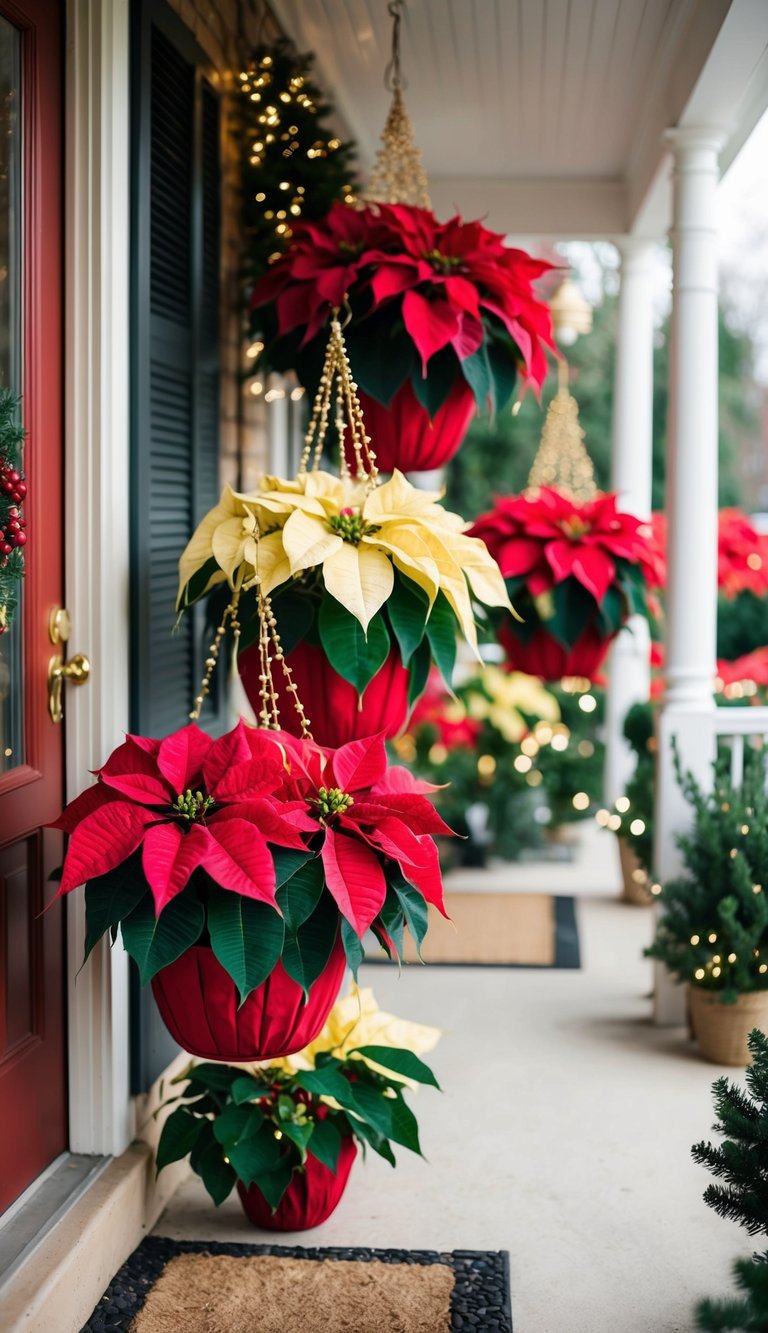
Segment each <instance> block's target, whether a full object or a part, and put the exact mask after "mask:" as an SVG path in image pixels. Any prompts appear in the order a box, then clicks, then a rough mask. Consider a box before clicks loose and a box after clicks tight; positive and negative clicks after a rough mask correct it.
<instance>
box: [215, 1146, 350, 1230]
mask: <svg viewBox="0 0 768 1333" xmlns="http://www.w3.org/2000/svg"><path fill="white" fill-rule="evenodd" d="M356 1156H357V1147H356V1145H355V1140H354V1139H353V1138H352V1136H351V1134H350V1135H348V1136H347V1137H346V1138H343V1139H342V1140H341V1148H340V1149H339V1157H338V1161H337V1163H336V1171H335V1173H334V1172H333V1171H331V1169H330V1167H327V1166H325V1165H324V1164H323V1163H322V1162H320V1161H318V1159H317V1158H316V1157H313V1156H312V1153H311V1152H310V1153H309V1154H308V1156H307V1160H306V1163H305V1165H304V1168H303V1170H301V1171H294V1173H293V1177H292V1179H291V1183H290V1185H289V1186H288V1188H287V1190H286V1191H285V1194H284V1195H283V1197H282V1199H281V1200H280V1202H279V1204H278V1205H277V1208H276V1209H275V1211H274V1213H273V1212H272V1209H271V1208H270V1206H269V1204H268V1203H267V1201H266V1199H265V1198H264V1195H263V1194H262V1192H261V1190H260V1189H258V1188H257V1186H256V1185H251V1186H250V1188H247V1187H246V1186H245V1185H243V1183H242V1181H238V1182H237V1192H238V1194H239V1195H240V1202H241V1203H242V1205H243V1211H244V1212H245V1215H246V1217H247V1218H248V1221H249V1222H252V1223H253V1225H254V1226H255V1227H261V1228H262V1230H264V1231H309V1230H311V1228H312V1227H319V1226H320V1223H321V1222H325V1221H326V1219H327V1218H329V1217H330V1215H331V1213H332V1212H334V1210H335V1209H336V1208H337V1206H338V1204H339V1202H340V1200H341V1196H342V1194H343V1193H344V1191H345V1189H346V1187H347V1181H348V1180H349V1173H350V1171H351V1170H352V1163H353V1162H354V1160H355V1158H356Z"/></svg>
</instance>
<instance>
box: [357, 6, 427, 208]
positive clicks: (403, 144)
mask: <svg viewBox="0 0 768 1333" xmlns="http://www.w3.org/2000/svg"><path fill="white" fill-rule="evenodd" d="M387 10H388V12H389V14H390V15H391V17H392V56H391V58H390V61H389V64H388V65H387V68H386V70H385V71H384V86H385V88H387V89H389V90H390V92H391V93H392V105H391V106H390V108H389V115H388V116H387V120H386V124H385V126H384V129H383V131H382V135H381V143H380V146H379V149H378V152H377V153H376V157H375V158H374V162H373V167H372V169H371V175H370V179H369V181H368V186H367V188H366V190H365V193H364V196H363V201H364V202H365V203H367V204H412V205H414V206H415V207H416V208H429V209H431V207H432V204H431V202H430V198H429V188H428V185H427V174H426V172H425V170H424V167H423V164H422V161H421V150H420V148H419V146H418V144H417V143H416V137H415V135H414V132H413V126H412V124H411V120H410V116H409V115H408V112H407V110H406V106H405V101H404V99H403V88H404V87H405V80H404V78H403V74H402V69H401V64H400V25H401V23H402V17H403V0H391V3H390V4H388V5H387Z"/></svg>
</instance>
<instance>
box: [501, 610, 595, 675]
mask: <svg viewBox="0 0 768 1333" xmlns="http://www.w3.org/2000/svg"><path fill="white" fill-rule="evenodd" d="M516 631H517V624H516V622H513V621H511V620H508V621H507V622H506V623H505V624H504V625H502V627H501V629H500V630H499V642H500V644H501V646H502V647H503V649H504V652H505V653H506V657H507V663H506V664H507V667H508V669H509V670H510V671H524V672H525V673H526V675H528V676H538V677H539V679H540V680H550V681H554V680H562V678H563V676H583V677H584V678H585V679H586V680H594V679H595V677H596V676H597V675H598V673H599V670H600V667H601V666H602V664H603V662H604V661H605V659H606V657H607V656H608V650H609V648H610V646H611V643H612V642H613V636H612V637H611V638H606V636H605V635H604V634H601V633H600V632H599V630H596V629H593V628H592V627H588V628H587V629H586V630H585V631H584V633H583V634H582V635H580V637H579V638H578V639H577V640H576V642H575V643H574V644H573V645H572V646H571V647H570V648H565V647H563V645H562V644H561V643H560V642H559V640H557V639H555V638H554V637H553V636H552V635H551V634H550V633H549V632H548V631H547V630H546V629H543V628H542V629H537V630H536V631H535V632H534V633H533V634H532V635H531V637H530V638H529V639H528V640H527V642H526V641H525V640H524V639H522V638H521V637H520V636H519V634H518V633H517V632H516Z"/></svg>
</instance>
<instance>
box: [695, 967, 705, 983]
mask: <svg viewBox="0 0 768 1333" xmlns="http://www.w3.org/2000/svg"><path fill="white" fill-rule="evenodd" d="M693 975H694V976H695V978H696V980H697V981H703V980H704V977H705V976H706V972H705V971H704V968H703V967H697V968H696V971H695V972H694V974H693Z"/></svg>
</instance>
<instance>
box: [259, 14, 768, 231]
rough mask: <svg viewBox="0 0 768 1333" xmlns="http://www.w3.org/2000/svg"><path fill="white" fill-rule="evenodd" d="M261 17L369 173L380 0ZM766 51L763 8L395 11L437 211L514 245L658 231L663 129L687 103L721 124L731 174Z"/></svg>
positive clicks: (379, 120)
mask: <svg viewBox="0 0 768 1333" xmlns="http://www.w3.org/2000/svg"><path fill="white" fill-rule="evenodd" d="M274 8H275V10H276V13H277V15H278V17H279V19H280V21H281V23H282V25H283V27H284V28H285V30H286V31H287V32H288V34H289V35H290V36H291V37H292V38H293V39H294V40H295V42H296V43H297V45H298V46H299V47H300V48H301V49H303V50H311V51H314V52H315V55H316V58H317V65H318V69H319V72H320V74H321V76H322V78H323V81H324V82H325V84H326V86H327V87H328V89H329V91H330V92H331V95H332V96H333V97H334V99H335V101H336V104H337V106H338V108H339V111H340V113H341V115H342V116H343V118H344V120H345V121H346V123H347V125H348V127H349V130H350V132H351V134H352V135H353V136H354V137H355V138H356V140H357V142H358V146H359V149H360V153H361V157H362V160H363V162H364V164H365V165H366V166H368V165H369V164H370V161H371V159H372V156H373V153H374V152H375V149H376V145H377V142H378V137H379V134H380V132H381V128H382V126H383V123H384V119H385V116H386V112H387V107H388V104H389V95H388V94H387V92H386V91H385V89H384V86H383V78H382V76H383V72H384V68H385V66H386V64H387V61H388V59H389V47H390V32H391V20H390V18H389V15H388V13H387V5H386V0H274ZM767 53H768V0H406V9H405V17H404V24H403V41H402V58H403V67H404V73H405V75H406V78H407V80H408V87H407V90H406V102H407V105H408V108H409V111H410V114H411V119H412V121H413V123H414V127H415V130H416V135H417V138H418V141H419V144H420V146H421V149H422V153H423V158H424V163H425V166H426V168H427V171H428V174H429V177H430V185H431V191H432V197H433V202H434V204H435V208H436V211H437V212H438V213H440V214H442V215H447V214H448V213H449V212H450V211H451V210H452V208H454V207H457V208H459V209H460V210H461V211H462V212H464V213H465V214H466V215H467V216H470V215H475V216H477V215H479V214H481V213H487V214H488V220H489V223H490V224H491V225H493V226H496V227H498V228H499V229H501V230H509V231H512V232H518V233H527V234H529V233H531V232H538V233H539V234H545V233H546V234H549V235H559V236H576V235H611V234H623V233H627V232H629V231H631V230H633V228H637V227H638V226H642V228H643V229H644V230H648V231H650V232H653V231H654V230H663V229H664V227H665V226H666V223H667V218H666V216H665V211H666V210H665V203H664V198H663V197H662V196H666V195H667V194H668V190H666V189H665V188H664V186H663V185H662V188H661V192H660V193H659V181H658V179H657V178H658V175H659V172H660V170H661V169H662V168H663V166H664V162H665V150H664V147H663V143H662V134H663V131H664V129H665V128H667V127H668V126H674V125H677V124H679V123H684V121H685V117H686V108H688V107H689V105H690V107H691V108H692V113H695V116H696V119H695V122H694V121H691V119H690V116H689V117H688V123H696V124H702V123H711V122H712V120H714V118H715V117H718V118H721V117H722V116H727V118H728V121H729V123H728V125H727V126H726V127H725V128H726V129H727V131H728V133H729V136H730V138H731V139H732V140H733V146H732V147H731V148H730V149H729V148H726V160H730V159H729V156H728V154H729V151H730V156H733V152H734V151H736V150H737V148H738V147H740V146H741V143H742V142H743V139H744V138H745V137H746V133H748V132H749V131H750V130H751V128H752V127H753V125H754V123H756V120H757V119H758V117H759V114H760V113H761V111H762V110H763V109H764V107H765V106H766V105H767V104H768V54H767ZM715 56H717V60H715ZM708 64H709V65H714V67H713V68H711V69H710V71H709V85H710V86H709V87H708V86H705V85H706V84H707V67H708ZM664 174H666V173H664ZM654 186H655V190H656V193H657V194H659V198H658V199H656V200H655V201H654V200H652V199H651V197H650V195H651V194H652V193H653V190H652V187H654ZM649 192H650V193H649Z"/></svg>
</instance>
